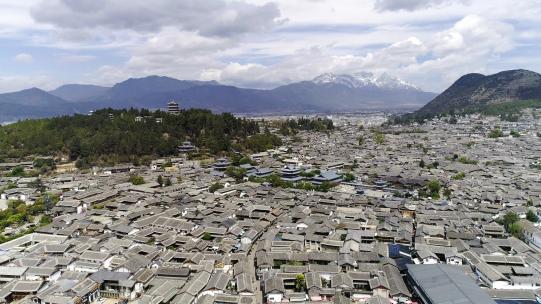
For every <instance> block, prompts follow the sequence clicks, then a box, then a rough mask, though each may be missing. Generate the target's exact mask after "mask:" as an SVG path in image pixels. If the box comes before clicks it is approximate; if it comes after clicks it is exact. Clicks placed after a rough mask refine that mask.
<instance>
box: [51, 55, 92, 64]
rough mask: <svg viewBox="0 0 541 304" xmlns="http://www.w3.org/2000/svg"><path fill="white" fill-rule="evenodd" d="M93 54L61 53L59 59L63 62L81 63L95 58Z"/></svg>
mask: <svg viewBox="0 0 541 304" xmlns="http://www.w3.org/2000/svg"><path fill="white" fill-rule="evenodd" d="M95 59H96V56H93V55H77V54H60V55H59V57H58V61H59V62H61V63H81V62H89V61H92V60H95Z"/></svg>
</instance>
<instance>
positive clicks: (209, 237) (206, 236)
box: [201, 232, 214, 241]
mask: <svg viewBox="0 0 541 304" xmlns="http://www.w3.org/2000/svg"><path fill="white" fill-rule="evenodd" d="M201 239H202V240H204V241H212V240H213V239H214V237H213V236H212V235H211V234H210V233H208V232H205V233H203V236H202V237H201Z"/></svg>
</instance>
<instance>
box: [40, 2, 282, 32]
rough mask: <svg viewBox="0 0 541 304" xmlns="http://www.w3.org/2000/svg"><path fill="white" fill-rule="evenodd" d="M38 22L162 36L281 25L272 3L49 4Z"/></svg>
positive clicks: (247, 30)
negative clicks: (172, 30) (174, 31)
mask: <svg viewBox="0 0 541 304" xmlns="http://www.w3.org/2000/svg"><path fill="white" fill-rule="evenodd" d="M31 14H32V16H33V17H34V19H35V20H37V21H38V22H42V23H46V24H52V25H54V26H56V27H58V28H65V29H91V28H104V29H111V30H126V29H128V30H134V31H142V32H158V31H160V30H161V29H162V28H163V27H167V26H174V27H178V28H179V29H182V30H186V31H196V32H198V33H199V34H201V35H204V36H231V35H238V34H244V33H251V32H259V31H266V30H269V29H271V28H272V27H274V26H275V25H276V24H278V23H279V22H280V18H279V17H280V11H279V9H278V7H277V6H276V5H275V4H273V3H266V4H262V5H253V4H248V3H245V2H241V1H225V0H206V1H169V0H154V1H152V3H151V4H150V3H149V2H148V1H146V0H78V1H70V0H46V1H42V2H41V3H40V4H39V5H38V6H36V7H34V8H33V9H32V10H31Z"/></svg>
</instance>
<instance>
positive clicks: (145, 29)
mask: <svg viewBox="0 0 541 304" xmlns="http://www.w3.org/2000/svg"><path fill="white" fill-rule="evenodd" d="M149 3H150V2H148V1H146V0H78V1H69V0H44V1H42V0H25V1H12V0H0V92H8V91H14V90H19V89H23V88H29V87H40V88H43V89H53V88H55V87H56V86H59V85H61V84H64V83H91V84H99V85H112V84H114V83H116V82H119V81H122V80H125V79H127V78H129V77H143V76H147V75H165V76H171V77H175V78H179V79H199V80H217V81H219V82H221V83H224V84H232V85H238V86H243V87H257V88H270V87H275V86H278V85H281V84H286V83H290V82H294V81H300V80H307V79H312V78H314V77H316V76H317V75H319V74H322V73H325V72H334V73H354V72H359V71H369V72H374V73H376V74H379V73H383V72H387V73H390V74H393V75H396V76H398V77H400V78H402V79H404V80H406V81H409V82H412V83H414V84H415V85H417V86H419V87H421V88H423V89H425V90H429V91H434V92H439V91H441V90H443V89H445V88H446V87H447V86H449V85H450V84H451V83H452V82H453V81H454V80H455V79H456V78H458V77H459V76H461V75H462V74H465V73H470V72H479V73H484V74H489V73H494V72H498V71H500V70H505V69H515V68H524V69H530V70H533V71H536V72H541V57H540V56H539V55H538V53H539V51H538V50H539V49H540V47H541V18H539V16H540V14H541V0H514V1H509V0H476V1H473V0H295V1H291V0H205V1H192V0H180V1H176V0H154V1H152V5H150V4H149Z"/></svg>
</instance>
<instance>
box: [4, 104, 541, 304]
mask: <svg viewBox="0 0 541 304" xmlns="http://www.w3.org/2000/svg"><path fill="white" fill-rule="evenodd" d="M539 115H540V113H539V112H535V111H534V112H532V111H529V112H526V113H525V114H524V115H523V116H522V117H521V119H520V120H519V121H517V122H503V121H500V120H499V119H497V118H492V117H482V116H476V115H471V116H467V117H462V118H459V119H458V120H457V121H456V122H455V121H454V122H453V123H452V124H451V123H449V122H448V121H446V120H445V119H440V120H432V121H429V122H427V123H425V124H423V125H415V126H398V125H394V126H387V127H381V126H380V125H381V122H383V121H384V119H385V117H383V116H382V115H381V114H367V115H360V116H358V115H357V116H338V117H333V122H334V126H335V127H334V128H333V129H330V130H326V132H325V133H321V132H314V131H307V130H299V131H298V132H295V134H288V135H284V134H281V135H280V136H281V139H282V141H283V144H284V145H283V146H282V147H280V148H277V149H271V150H267V151H264V152H260V153H255V154H251V155H244V156H242V157H241V156H239V157H238V158H236V159H231V158H224V157H221V158H220V157H216V158H215V159H197V160H195V159H193V158H191V157H187V156H186V154H189V153H191V152H193V151H195V150H196V149H197V147H196V146H194V145H192V143H190V142H183V143H182V145H181V149H180V150H181V152H184V153H183V154H181V155H179V156H178V157H173V158H162V159H155V160H153V161H152V163H151V164H150V166H135V165H133V164H125V165H118V166H114V167H94V168H92V169H88V170H77V169H76V168H75V165H74V164H70V163H58V164H56V165H55V166H54V173H48V174H46V175H43V176H41V177H40V178H36V177H21V174H14V172H13V170H14V168H18V169H17V170H19V171H20V170H21V169H20V168H22V170H23V172H24V171H29V170H36V168H34V167H35V165H36V162H32V161H30V162H11V163H7V162H5V163H1V164H0V169H1V170H3V171H5V172H6V174H5V175H8V176H5V177H2V179H1V180H0V186H1V187H2V197H1V200H0V207H1V209H3V210H4V211H2V212H8V211H9V212H10V213H9V217H6V218H5V220H7V219H9V218H11V216H16V215H18V214H21V212H23V211H25V216H24V217H17V218H12V221H11V222H10V223H9V225H7V226H5V228H4V229H3V231H2V234H3V237H4V238H6V239H5V242H3V243H2V244H0V282H1V284H0V303H12V302H18V303H51V304H53V303H55V304H67V303H90V302H94V301H98V300H99V299H106V300H107V301H111V302H113V303H114V302H115V301H121V300H126V301H129V302H131V303H141V304H146V303H149V304H150V303H153V304H154V303H156V304H157V303H262V302H275V303H280V302H301V303H302V302H305V303H309V302H313V303H369V304H375V303H378V304H380V303H411V301H416V302H419V303H443V302H438V299H435V298H434V294H435V293H436V294H437V292H438V290H435V289H434V288H435V287H434V284H432V285H431V284H430V280H431V278H434V280H436V281H438V282H439V283H438V284H440V285H441V286H443V287H441V288H442V289H441V291H440V292H443V293H445V292H446V291H449V293H448V295H449V297H454V298H455V299H457V298H459V299H463V302H462V303H493V300H492V299H515V300H516V299H523V300H535V298H536V295H538V293H539V288H541V230H540V229H539V228H538V227H537V221H538V219H537V214H538V210H539V209H538V207H539V205H540V204H541V180H540V171H539V167H538V166H539V163H540V159H539V158H540V156H541V140H540V139H539V134H537V132H538V130H540V128H541V121H540V119H539ZM495 128H498V129H499V130H501V135H502V136H501V137H497V138H491V137H490V136H488V135H489V134H490V132H491V131H492V130H494V129H495ZM268 131H269V132H273V133H277V134H280V130H279V129H278V128H276V129H275V130H273V129H271V130H268ZM512 132H514V133H513V134H514V135H512ZM18 173H20V172H18ZM323 185H324V186H323ZM14 201H22V202H24V204H21V203H17V204H15V203H14ZM35 204H38V205H39V206H44V207H43V208H44V209H45V210H43V212H42V213H41V214H39V215H34V214H32V213H31V212H27V210H26V209H25V208H23V207H21V206H23V205H24V206H26V205H27V207H30V206H33V205H35ZM6 214H7V213H6ZM2 216H3V215H2ZM2 216H0V220H2V219H4V218H3V217H2ZM412 264H417V265H413V266H412ZM443 264H447V265H443ZM427 271H428V272H427ZM429 274H430V275H432V276H430V275H429ZM446 288H447V289H446Z"/></svg>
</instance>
